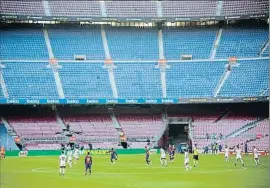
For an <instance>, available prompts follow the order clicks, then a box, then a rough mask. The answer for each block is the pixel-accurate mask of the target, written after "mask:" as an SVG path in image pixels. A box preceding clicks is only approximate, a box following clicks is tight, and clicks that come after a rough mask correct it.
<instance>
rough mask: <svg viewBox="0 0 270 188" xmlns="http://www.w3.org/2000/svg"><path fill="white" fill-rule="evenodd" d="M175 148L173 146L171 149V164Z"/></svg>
mask: <svg viewBox="0 0 270 188" xmlns="http://www.w3.org/2000/svg"><path fill="white" fill-rule="evenodd" d="M175 150H176V149H175V146H174V145H173V146H172V148H171V161H172V162H173V161H174V155H175Z"/></svg>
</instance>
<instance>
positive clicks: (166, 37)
mask: <svg viewBox="0 0 270 188" xmlns="http://www.w3.org/2000/svg"><path fill="white" fill-rule="evenodd" d="M216 35H217V29H212V28H211V29H208V28H164V29H163V43H164V56H165V58H166V59H167V60H170V59H178V60H180V59H181V56H182V55H192V56H193V59H208V58H209V57H210V53H211V49H212V46H213V44H214V40H215V38H216Z"/></svg>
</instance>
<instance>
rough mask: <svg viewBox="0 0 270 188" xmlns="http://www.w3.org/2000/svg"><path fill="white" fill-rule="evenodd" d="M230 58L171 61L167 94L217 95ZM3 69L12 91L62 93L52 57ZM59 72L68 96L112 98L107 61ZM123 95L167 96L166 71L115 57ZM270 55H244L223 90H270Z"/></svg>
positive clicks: (75, 65)
mask: <svg viewBox="0 0 270 188" xmlns="http://www.w3.org/2000/svg"><path fill="white" fill-rule="evenodd" d="M226 63H227V62H226V61H211V62H209V61H205V62H203V61H202V62H181V63H176V62H169V63H168V64H169V66H170V67H169V68H168V69H167V70H166V85H167V88H166V89H167V97H170V98H174V97H176V98H178V97H182V98H187V97H212V96H213V94H214V93H213V92H214V90H215V88H216V86H217V84H218V82H219V80H220V78H221V77H222V75H223V73H224V71H225V64H226ZM5 65H6V66H5V67H6V68H4V69H3V71H2V72H3V76H4V79H5V82H6V86H7V90H8V93H9V96H10V97H15V98H58V92H57V87H56V83H55V79H54V75H53V71H52V70H51V69H50V68H48V67H47V66H46V65H47V63H40V62H36V63H29V62H27V63H21V62H8V63H6V64H5ZM60 65H61V66H62V68H60V69H59V75H60V79H61V82H62V86H63V90H64V94H65V97H66V98H112V97H113V92H112V89H111V85H110V79H109V74H108V71H107V69H105V68H104V67H103V65H102V63H69V62H65V63H64V62H63V63H60ZM115 66H116V68H115V69H114V77H115V83H116V88H117V91H118V97H119V98H160V97H162V87H161V85H162V84H161V78H160V76H161V74H160V69H158V68H157V67H156V65H155V63H151V62H149V63H115ZM267 88H268V60H267V59H264V60H245V61H239V65H238V66H236V67H233V69H232V71H231V74H230V75H229V77H228V79H227V80H226V81H225V83H224V85H223V87H222V88H221V91H220V93H219V95H220V96H258V95H260V94H263V95H266V94H267V92H264V91H266V89H267Z"/></svg>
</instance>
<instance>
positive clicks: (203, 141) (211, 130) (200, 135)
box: [192, 116, 256, 148]
mask: <svg viewBox="0 0 270 188" xmlns="http://www.w3.org/2000/svg"><path fill="white" fill-rule="evenodd" d="M216 119H217V117H215V116H209V117H207V116H204V117H197V118H194V122H193V123H192V125H193V126H194V131H193V134H194V142H195V143H197V144H198V147H200V148H203V147H205V146H207V145H210V144H211V143H214V142H216V141H218V140H220V138H219V134H220V133H222V135H223V137H226V136H227V135H229V134H230V133H232V132H233V131H235V130H237V129H239V128H241V127H243V126H244V125H246V124H248V123H250V122H252V121H255V120H256V118H255V117H238V116H228V117H226V118H224V119H222V120H220V121H217V122H215V120H216ZM228 125H230V128H229V129H228ZM207 133H208V134H209V135H212V136H213V135H214V134H215V135H216V138H213V137H212V138H209V139H207V138H206V134H207ZM234 143H235V142H234ZM226 144H227V142H226ZM228 145H229V143H228ZM233 146H235V145H233Z"/></svg>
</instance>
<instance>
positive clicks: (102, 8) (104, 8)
mask: <svg viewBox="0 0 270 188" xmlns="http://www.w3.org/2000/svg"><path fill="white" fill-rule="evenodd" d="M99 3H100V11H101V16H102V17H104V18H105V17H107V12H106V6H105V1H99Z"/></svg>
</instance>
